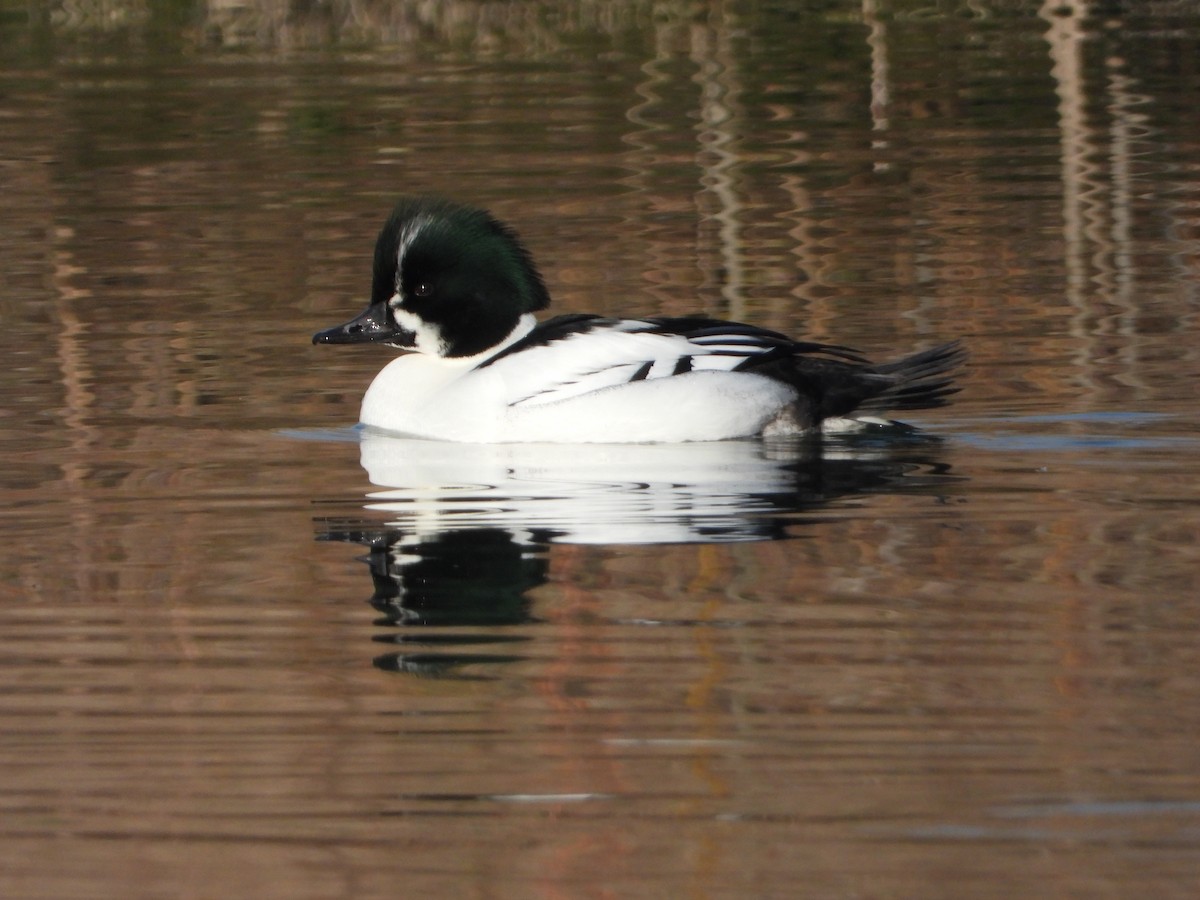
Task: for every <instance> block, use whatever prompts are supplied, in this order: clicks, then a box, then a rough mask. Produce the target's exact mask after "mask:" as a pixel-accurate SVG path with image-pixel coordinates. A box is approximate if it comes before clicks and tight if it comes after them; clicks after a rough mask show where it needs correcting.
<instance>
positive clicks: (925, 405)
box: [856, 341, 967, 412]
mask: <svg viewBox="0 0 1200 900" xmlns="http://www.w3.org/2000/svg"><path fill="white" fill-rule="evenodd" d="M966 360H967V351H966V350H965V349H963V346H962V343H961V342H959V341H951V342H950V343H947V344H940V345H938V346H937V347H931V348H930V349H928V350H922V351H921V352H920V353H914V354H913V355H912V356H906V357H904V358H903V359H898V360H896V361H895V362H890V363H883V364H881V365H877V366H875V371H876V372H878V373H879V374H880V375H884V376H886V377H887V378H888V380H889V381H890V382H891V384H890V385H889V386H888V387H886V388H885V389H884V390H882V391H881V392H880V393H878V394H876V395H875V396H873V397H869V398H867V399H865V400H863V401H862V402H861V403H860V404H859V405H858V409H857V410H856V412H883V411H888V410H906V409H934V408H936V407H939V406H945V405H946V403H947V402H948V398H949V397H950V396H951V395H953V394H957V393H958V392H959V390H960V389H959V388H957V387H955V386H954V378H953V374H952V373H953V371H954V370H955V369H957V368H959V367H960V366H961V365H962V364H963V363H965V362H966Z"/></svg>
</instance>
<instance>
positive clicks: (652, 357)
mask: <svg viewBox="0 0 1200 900" xmlns="http://www.w3.org/2000/svg"><path fill="white" fill-rule="evenodd" d="M807 353H814V354H826V355H830V356H833V357H837V358H841V359H843V360H847V361H854V362H858V361H860V357H858V356H857V354H854V353H853V352H852V351H849V350H847V349H845V348H841V347H833V346H828V345H824V344H816V343H803V342H796V341H793V340H791V339H790V338H788V337H786V336H785V335H782V334H779V333H777V332H774V331H768V330H766V329H762V328H755V327H753V326H749V325H741V324H737V323H734V322H722V321H719V320H717V319H709V318H706V317H702V316H689V317H683V318H649V319H613V318H605V317H602V316H589V315H567V316H558V317H556V318H554V319H550V320H549V321H547V322H545V323H543V324H541V325H539V326H538V327H537V328H535V329H534V330H533V331H532V332H530V333H529V334H528V335H526V336H525V337H524V338H522V339H521V340H519V341H517V342H516V343H515V344H513V345H512V346H510V347H508V348H506V349H505V350H504V351H502V352H501V353H499V354H497V355H496V356H495V357H493V358H492V359H490V360H488V361H487V362H486V363H484V365H483V366H482V367H481V368H483V367H489V366H494V367H496V371H497V373H498V374H503V377H504V382H505V385H506V389H507V391H508V404H509V405H510V406H541V405H543V404H548V403H557V402H559V401H561V400H567V399H570V398H572V397H579V396H581V395H583V394H588V393H591V392H592V391H598V390H603V389H605V388H610V387H616V386H618V385H622V384H627V383H629V382H635V381H646V380H652V379H657V378H669V377H672V376H677V375H684V374H687V373H689V372H736V371H745V370H747V369H754V368H757V367H759V366H762V365H767V364H769V363H770V362H772V361H774V360H785V359H794V358H795V356H796V355H798V354H807Z"/></svg>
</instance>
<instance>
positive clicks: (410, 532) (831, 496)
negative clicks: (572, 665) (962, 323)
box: [317, 429, 961, 677]
mask: <svg viewBox="0 0 1200 900" xmlns="http://www.w3.org/2000/svg"><path fill="white" fill-rule="evenodd" d="M360 437H361V462H362V466H363V468H364V469H365V470H366V473H367V476H368V478H369V480H370V481H371V483H372V484H373V485H376V486H377V487H378V488H380V490H376V491H372V492H370V493H368V494H367V495H366V496H365V497H364V498H361V499H360V500H355V501H353V504H354V511H353V512H349V511H347V512H345V513H341V512H339V513H337V514H332V513H330V514H326V515H322V516H320V517H318V518H317V525H318V529H319V534H318V540H326V541H344V542H347V543H353V544H360V545H362V546H364V547H366V548H367V554H366V555H365V556H363V557H362V558H361V559H362V561H363V562H365V563H366V565H367V568H368V570H369V573H370V577H371V582H372V595H371V598H370V603H371V605H372V606H374V607H375V608H376V609H377V610H379V611H380V612H381V613H382V614H383V618H382V619H381V620H380V621H379V623H378V624H380V625H382V626H386V627H388V628H390V629H393V630H392V631H390V632H389V633H388V634H386V635H381V636H379V637H377V638H376V640H378V641H380V642H381V643H387V644H391V645H400V646H401V647H402V648H403V649H400V650H397V651H394V652H391V653H388V654H386V655H383V656H380V657H379V658H377V659H376V660H375V665H376V666H378V667H379V668H382V669H387V670H392V671H401V672H409V673H416V674H420V675H425V676H437V677H452V676H453V677H462V676H461V674H459V673H458V670H459V669H461V668H462V667H464V666H468V665H473V664H476V663H485V662H486V663H501V662H511V661H516V660H519V659H521V658H522V657H521V656H519V655H514V654H513V653H508V654H502V653H499V652H492V651H491V650H488V651H487V652H483V651H481V650H480V648H481V647H483V646H490V645H501V644H504V645H510V646H511V645H514V644H519V643H521V642H522V641H524V640H528V638H525V637H521V636H517V635H503V634H499V633H497V632H496V630H494V626H506V625H521V624H527V623H534V622H536V621H537V620H536V617H535V616H534V614H533V612H532V609H531V600H530V598H529V592H530V591H531V590H533V589H534V588H536V587H538V586H539V585H542V584H544V583H546V581H547V580H548V578H549V575H548V571H549V548H550V546H551V545H553V544H591V545H605V546H621V545H624V546H630V545H639V544H679V543H688V544H696V543H721V542H733V541H780V540H788V539H790V538H794V537H797V536H799V534H800V533H802V530H803V529H802V526H806V525H812V524H815V523H817V522H819V521H820V517H819V516H818V513H820V512H821V511H822V510H827V509H828V508H829V507H831V506H832V505H835V504H836V505H838V506H839V507H845V506H847V505H853V501H854V498H856V497H861V496H863V495H868V494H881V493H898V492H914V491H918V492H937V491H940V490H943V489H945V487H946V486H948V485H950V484H952V483H954V482H957V481H959V480H961V479H960V477H959V476H954V475H952V474H951V473H950V471H949V467H948V465H946V464H945V463H944V462H942V461H941V460H940V459H939V452H940V448H941V441H940V440H939V439H938V438H936V437H933V436H929V435H924V434H922V433H921V432H918V431H914V430H904V431H900V430H897V429H879V430H878V431H877V432H875V433H867V434H861V435H854V436H848V437H842V438H837V439H830V438H825V439H820V440H790V441H780V442H762V441H749V440H747V441H722V442H713V443H694V444H612V445H600V444H591V445H582V446H580V445H576V446H565V445H553V444H511V445H503V444H502V445H480V444H447V443H441V442H435V441H426V440H418V439H409V438H403V437H397V436H391V435H385V434H381V433H376V432H372V431H370V430H366V431H363V432H361V434H360ZM334 505H336V506H337V507H343V506H345V505H346V504H345V503H344V502H343V501H337V502H336V503H335V504H334ZM825 514H826V515H827V514H828V513H825ZM423 626H442V627H447V626H450V627H456V628H475V629H485V630H484V631H482V632H462V631H457V630H456V631H453V632H440V633H434V632H430V631H427V630H425V629H424V628H423ZM412 629H420V630H412ZM451 647H454V648H457V649H456V650H455V652H450V649H449V648H451Z"/></svg>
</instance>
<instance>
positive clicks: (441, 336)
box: [313, 199, 550, 357]
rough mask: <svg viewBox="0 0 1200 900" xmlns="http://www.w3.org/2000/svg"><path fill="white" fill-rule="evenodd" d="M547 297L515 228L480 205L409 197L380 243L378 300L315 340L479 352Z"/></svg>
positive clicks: (374, 288)
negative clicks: (471, 205)
mask: <svg viewBox="0 0 1200 900" xmlns="http://www.w3.org/2000/svg"><path fill="white" fill-rule="evenodd" d="M549 303H550V296H549V294H547V292H546V287H545V285H544V284H543V283H542V277H541V275H540V274H539V273H538V270H537V267H536V266H535V265H534V263H533V259H532V258H531V257H530V255H529V252H528V251H527V250H526V249H525V248H524V247H523V246H522V245H521V242H520V240H519V239H518V237H517V235H516V232H514V231H513V230H512V229H511V228H509V227H508V226H507V225H504V224H503V223H501V222H499V221H497V220H496V219H494V218H492V216H491V215H489V214H488V213H487V212H484V211H483V210H481V209H473V208H471V207H468V206H458V205H457V204H454V203H448V202H446V201H443V200H432V199H416V200H402V201H401V202H400V203H399V204H398V205H397V206H396V208H395V210H393V211H392V215H391V217H390V218H389V219H388V220H387V222H386V223H385V224H384V226H383V230H382V231H380V232H379V239H378V240H377V241H376V242H375V266H374V272H373V275H372V282H371V303H370V304H369V305H368V306H367V308H366V309H365V310H364V311H363V312H362V313H361V314H359V315H358V316H357V317H355V318H354V319H351V320H350V321H349V322H347V323H345V324H344V325H336V326H334V327H333V328H328V329H326V330H325V331H320V332H317V334H315V335H313V343H314V344H358V343H382V344H387V345H388V346H391V347H396V348H399V349H401V350H417V351H419V352H421V353H428V354H430V355H432V356H444V357H464V356H475V355H476V354H478V353H482V352H483V351H485V350H487V349H488V348H489V347H493V346H496V345H497V344H499V343H500V342H502V341H503V340H504V339H505V338H506V337H508V336H509V335H510V334H512V332H513V330H514V329H515V328H516V326H517V324H518V322H519V321H520V319H521V317H522V316H523V315H525V314H526V313H532V312H534V311H536V310H539V309H545V308H546V307H547V306H548V305H549Z"/></svg>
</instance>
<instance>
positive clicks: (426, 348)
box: [390, 303, 446, 356]
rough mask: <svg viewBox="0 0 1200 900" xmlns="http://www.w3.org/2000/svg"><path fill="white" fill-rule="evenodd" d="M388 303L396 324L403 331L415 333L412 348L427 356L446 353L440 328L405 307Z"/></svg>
mask: <svg viewBox="0 0 1200 900" xmlns="http://www.w3.org/2000/svg"><path fill="white" fill-rule="evenodd" d="M390 305H391V307H392V316H393V318H395V320H396V324H397V325H399V326H400V327H401V328H403V329H404V330H405V331H409V332H412V334H414V335H416V337H415V338H414V340H413V349H415V350H416V351H417V352H418V353H424V354H426V355H428V356H445V355H446V342H445V341H444V340H443V339H442V333H441V330H440V329H439V328H438V327H437V326H436V325H432V324H430V323H429V322H426V321H425V320H424V319H422V318H421V317H420V316H418V315H417V314H416V313H411V312H409V311H408V310H406V309H397V308H396V305H395V304H394V303H391V304H390Z"/></svg>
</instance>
